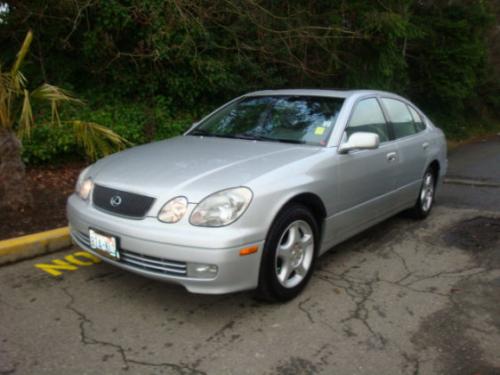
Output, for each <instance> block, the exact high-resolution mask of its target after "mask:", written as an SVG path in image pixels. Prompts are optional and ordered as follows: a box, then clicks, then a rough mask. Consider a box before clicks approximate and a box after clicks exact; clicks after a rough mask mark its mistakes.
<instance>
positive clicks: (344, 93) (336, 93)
mask: <svg viewBox="0 0 500 375" xmlns="http://www.w3.org/2000/svg"><path fill="white" fill-rule="evenodd" d="M267 95H301V96H302V95H303V96H330V97H334V98H344V99H347V98H349V97H353V96H356V97H361V96H365V95H386V96H393V97H400V96H399V95H397V94H394V93H391V92H387V91H380V90H336V89H280V90H261V91H254V92H250V93H247V94H245V95H244V96H267Z"/></svg>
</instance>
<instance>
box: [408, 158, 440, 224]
mask: <svg viewBox="0 0 500 375" xmlns="http://www.w3.org/2000/svg"><path fill="white" fill-rule="evenodd" d="M435 191H436V176H435V173H434V170H433V169H432V168H429V169H427V171H426V172H425V174H424V178H423V179H422V186H421V187H420V192H419V194H418V198H417V202H416V203H415V206H414V207H413V208H412V209H411V211H410V212H411V214H412V216H413V217H414V218H416V219H425V218H426V217H427V216H428V215H429V213H430V212H431V209H432V206H433V204H434V195H435Z"/></svg>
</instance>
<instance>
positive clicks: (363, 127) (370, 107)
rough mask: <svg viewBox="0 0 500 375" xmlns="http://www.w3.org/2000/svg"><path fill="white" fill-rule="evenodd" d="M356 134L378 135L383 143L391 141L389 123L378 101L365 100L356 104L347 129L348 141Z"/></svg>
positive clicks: (372, 99) (373, 99)
mask: <svg viewBox="0 0 500 375" xmlns="http://www.w3.org/2000/svg"><path fill="white" fill-rule="evenodd" d="M356 132H369V133H375V134H378V136H379V138H380V142H381V143H382V142H387V141H388V140H389V132H388V130H387V123H386V122H385V118H384V114H383V112H382V108H380V105H379V104H378V101H377V99H375V98H369V99H363V100H361V101H360V102H358V104H356V107H355V108H354V110H353V112H352V115H351V119H350V120H349V125H348V126H347V128H346V135H347V139H348V138H349V137H350V136H351V134H352V133H356Z"/></svg>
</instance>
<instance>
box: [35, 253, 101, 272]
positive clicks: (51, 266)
mask: <svg viewBox="0 0 500 375" xmlns="http://www.w3.org/2000/svg"><path fill="white" fill-rule="evenodd" d="M64 259H65V260H61V259H54V260H53V261H52V262H51V263H37V264H35V267H36V268H38V269H40V270H42V271H45V272H47V273H48V274H50V275H52V276H60V275H62V274H63V272H62V271H76V270H77V269H78V267H88V266H92V265H94V264H97V263H101V260H100V259H99V258H98V257H96V256H95V255H92V254H90V253H88V252H86V251H77V252H76V253H73V254H70V255H66V256H65V257H64Z"/></svg>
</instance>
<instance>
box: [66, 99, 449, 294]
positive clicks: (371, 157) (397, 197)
mask: <svg viewBox="0 0 500 375" xmlns="http://www.w3.org/2000/svg"><path fill="white" fill-rule="evenodd" d="M446 167H447V159H446V142H445V137H444V135H443V133H442V131H441V130H439V129H438V128H437V127H436V126H434V125H433V124H432V122H431V121H430V120H429V118H428V117H427V116H425V114H424V113H422V111H420V110H419V109H418V108H417V107H416V106H415V105H414V104H412V103H411V102H409V101H408V100H406V99H404V98H402V97H400V96H397V95H395V94H391V93H388V92H380V91H333V90H276V91H260V92H254V93H250V94H247V95H243V96H241V97H239V98H236V99H234V100H232V101H231V102H229V103H227V104H225V105H224V106H222V107H220V108H219V109H217V110H215V111H214V112H212V113H211V114H209V115H208V116H206V117H205V118H204V119H202V120H201V121H200V122H198V123H196V124H194V125H193V126H192V127H191V129H190V130H188V131H187V132H186V133H185V134H184V135H183V136H179V137H175V138H172V139H168V140H164V141H160V142H155V143H151V144H147V145H143V146H139V147H134V148H131V149H129V150H126V151H124V152H120V153H117V154H114V155H111V156H109V157H107V158H104V159H102V160H99V161H98V162H96V163H95V164H93V165H91V166H90V167H88V168H87V169H85V170H84V171H83V172H82V173H81V175H80V177H79V179H78V183H77V187H76V192H75V194H73V195H72V196H71V197H70V198H69V200H68V206H67V212H68V219H69V223H70V227H71V235H72V237H73V240H74V241H75V243H76V244H77V245H78V246H80V247H81V248H83V249H85V250H87V251H89V252H92V253H93V254H95V255H97V256H99V257H101V258H102V259H103V260H105V261H107V262H109V263H111V264H113V265H116V266H118V267H121V268H124V269H126V270H129V271H132V272H136V273H138V274H141V275H144V276H147V277H151V278H155V279H160V280H165V281H170V282H174V283H178V284H181V285H183V286H184V287H186V288H187V290H189V291H191V292H194V293H212V294H219V293H229V292H235V291H240V290H248V289H255V290H256V293H257V295H258V297H260V298H264V299H267V300H279V301H286V300H289V299H291V298H293V297H295V296H296V295H297V294H299V293H300V291H301V290H302V289H303V288H304V287H305V285H306V284H307V282H308V280H309V279H310V277H311V274H312V272H313V269H314V264H315V260H316V259H317V257H318V256H320V255H321V254H323V253H325V252H326V251H327V250H329V249H331V248H332V247H333V246H334V245H336V244H338V243H339V242H342V241H344V240H345V239H347V238H349V237H351V236H353V235H355V234H357V233H359V232H361V231H363V230H365V229H366V228H368V227H370V226H372V225H374V224H376V223H378V222H380V221H382V220H384V219H386V218H388V217H390V216H391V215H394V214H396V213H398V212H400V211H403V210H409V211H410V212H411V214H412V215H413V216H414V217H416V218H419V219H422V218H425V217H426V216H427V215H428V214H429V212H430V211H431V208H432V205H433V202H434V197H435V192H436V188H437V187H438V186H439V183H440V182H441V180H442V178H443V176H444V174H445V172H446Z"/></svg>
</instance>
